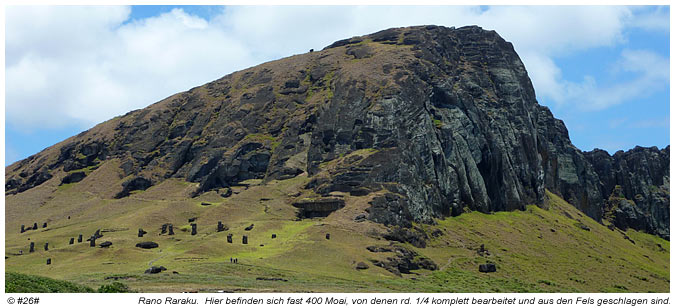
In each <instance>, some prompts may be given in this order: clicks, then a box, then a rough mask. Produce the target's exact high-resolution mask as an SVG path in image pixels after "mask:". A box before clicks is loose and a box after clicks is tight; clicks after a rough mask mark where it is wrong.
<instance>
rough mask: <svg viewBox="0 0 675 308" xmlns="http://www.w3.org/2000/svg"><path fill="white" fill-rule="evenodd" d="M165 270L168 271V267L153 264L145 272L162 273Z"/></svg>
mask: <svg viewBox="0 0 675 308" xmlns="http://www.w3.org/2000/svg"><path fill="white" fill-rule="evenodd" d="M163 271H166V267H164V266H153V267H150V268H149V269H147V270H145V273H146V274H158V273H161V272H163Z"/></svg>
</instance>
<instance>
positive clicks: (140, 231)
mask: <svg viewBox="0 0 675 308" xmlns="http://www.w3.org/2000/svg"><path fill="white" fill-rule="evenodd" d="M143 234H145V231H143V229H141V228H138V237H143Z"/></svg>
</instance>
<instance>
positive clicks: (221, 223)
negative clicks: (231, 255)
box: [216, 221, 229, 232]
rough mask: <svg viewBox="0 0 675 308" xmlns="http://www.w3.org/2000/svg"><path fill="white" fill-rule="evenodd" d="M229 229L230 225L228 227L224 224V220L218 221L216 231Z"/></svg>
mask: <svg viewBox="0 0 675 308" xmlns="http://www.w3.org/2000/svg"><path fill="white" fill-rule="evenodd" d="M228 229H229V228H228V227H226V226H225V225H223V222H222V221H219V222H218V228H217V229H216V232H223V231H226V230H228Z"/></svg>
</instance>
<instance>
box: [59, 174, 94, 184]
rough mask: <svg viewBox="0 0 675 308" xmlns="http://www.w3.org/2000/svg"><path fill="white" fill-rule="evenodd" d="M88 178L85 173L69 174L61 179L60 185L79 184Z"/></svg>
mask: <svg viewBox="0 0 675 308" xmlns="http://www.w3.org/2000/svg"><path fill="white" fill-rule="evenodd" d="M86 176H87V174H86V173H84V171H77V172H73V173H69V174H68V175H66V176H65V177H63V179H61V184H59V185H63V184H70V183H77V182H79V181H82V180H83V179H84V178H85V177H86Z"/></svg>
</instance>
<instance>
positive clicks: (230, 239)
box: [227, 234, 232, 244]
mask: <svg viewBox="0 0 675 308" xmlns="http://www.w3.org/2000/svg"><path fill="white" fill-rule="evenodd" d="M227 242H228V243H230V244H232V234H228V235H227Z"/></svg>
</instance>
